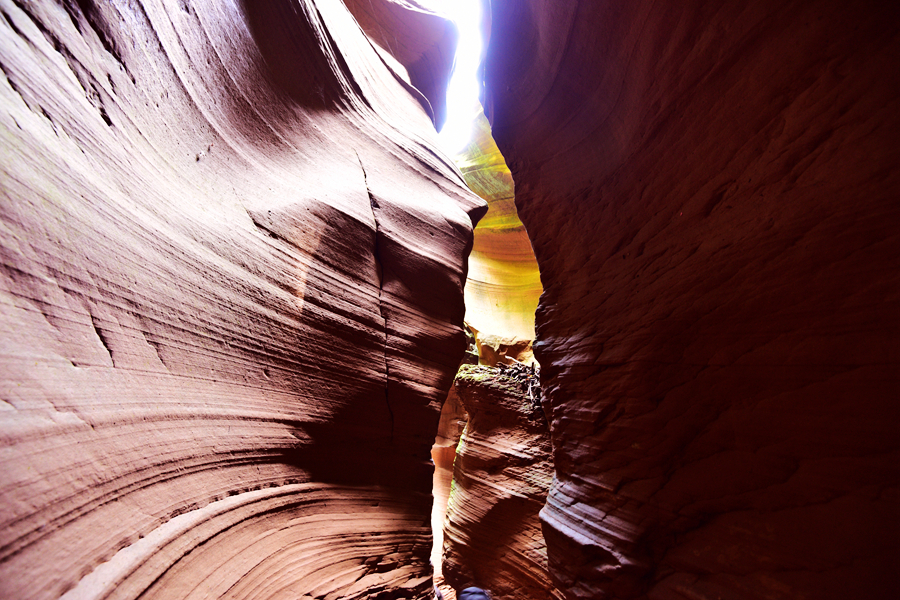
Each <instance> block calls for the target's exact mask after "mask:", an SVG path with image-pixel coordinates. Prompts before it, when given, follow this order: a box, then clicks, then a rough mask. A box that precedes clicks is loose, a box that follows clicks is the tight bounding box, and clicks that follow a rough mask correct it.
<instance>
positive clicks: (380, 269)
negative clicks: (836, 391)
mask: <svg viewBox="0 0 900 600" xmlns="http://www.w3.org/2000/svg"><path fill="white" fill-rule="evenodd" d="M356 160H357V161H358V162H359V168H360V169H361V170H362V174H363V181H364V182H365V184H366V193H368V194H369V208H371V209H372V219H373V220H374V221H375V247H374V249H373V252H372V254H373V257H374V259H375V271H376V274H377V276H378V312H379V314H380V315H381V322H382V325H383V327H384V403H385V404H386V405H387V410H388V415H389V416H390V419H391V442H392V443H393V441H394V411H393V410H392V409H391V399H390V396H389V393H388V385H389V382H390V380H391V371H390V366H389V365H388V360H387V353H388V329H387V317H385V315H384V300H383V295H384V266H383V264H382V262H381V236H382V235H383V234H382V232H381V226H380V225H379V224H378V212H377V209H378V208H379V206H378V200H377V199H376V198H375V196H374V195H372V190H371V189H369V180H368V177H367V175H366V168H365V167H364V166H363V164H362V159H360V158H359V153H357V154H356Z"/></svg>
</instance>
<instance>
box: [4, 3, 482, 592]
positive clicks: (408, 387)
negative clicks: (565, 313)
mask: <svg viewBox="0 0 900 600" xmlns="http://www.w3.org/2000/svg"><path fill="white" fill-rule="evenodd" d="M0 12H2V15H3V18H2V19H0V68H2V71H3V74H4V77H2V78H0V135H2V153H3V160H2V161H0V170H2V175H0V189H2V194H3V200H2V207H0V252H2V254H0V298H2V300H0V327H2V334H0V340H2V341H0V343H2V348H3V350H2V359H0V361H2V362H0V394H2V396H0V398H2V400H3V402H2V403H0V408H2V411H0V438H2V449H0V596H2V597H4V598H34V599H43V598H47V599H50V598H54V599H55V598H59V597H61V596H63V597H65V598H135V597H137V596H142V597H159V598H200V597H223V598H291V599H295V598H335V597H342V598H362V597H379V594H380V595H384V596H389V597H391V598H401V597H407V598H412V597H417V596H420V595H422V594H423V593H424V592H425V590H427V589H429V588H430V568H429V566H428V554H429V547H430V543H429V542H430V535H429V511H430V508H431V498H430V493H429V491H430V488H431V468H430V465H429V462H428V458H429V451H430V448H431V445H432V442H433V434H434V430H435V428H436V426H437V422H438V411H439V407H440V403H441V402H442V400H443V398H444V396H445V395H446V391H447V389H448V388H449V386H450V383H451V380H452V377H453V374H454V373H455V370H456V367H457V365H458V364H459V360H460V357H461V355H462V352H463V348H464V343H465V342H464V335H463V332H462V328H461V326H462V318H463V310H464V308H463V298H462V285H463V282H464V280H465V260H466V256H467V254H468V252H469V249H470V248H471V244H472V227H473V223H474V222H475V221H477V219H478V218H479V217H480V216H481V214H483V211H484V207H483V202H482V201H481V200H480V199H478V198H477V197H476V196H474V195H473V194H471V193H470V192H469V191H468V190H466V189H465V187H464V185H463V182H462V179H461V178H460V176H459V174H458V172H457V171H456V169H455V168H454V167H453V166H452V164H451V163H450V162H449V161H448V159H446V158H444V157H443V156H442V155H441V154H440V152H439V151H437V150H435V148H434V143H433V142H434V129H433V126H432V122H431V114H430V111H429V110H428V102H425V101H424V100H423V97H422V95H421V94H419V93H418V92H416V91H415V90H414V89H412V88H411V87H410V83H409V76H408V74H407V73H406V72H405V67H404V65H403V61H404V60H407V59H409V56H413V55H414V54H415V53H413V54H411V55H409V56H399V57H394V58H390V57H389V56H388V55H386V54H385V53H384V52H383V51H382V50H378V49H376V48H375V47H374V46H373V45H372V44H370V42H369V40H368V39H367V37H366V36H365V35H364V34H363V32H362V30H361V28H360V27H359V26H358V25H357V23H356V21H354V19H353V17H352V16H351V14H350V12H348V10H347V9H346V8H345V7H344V5H343V4H341V3H340V2H337V1H335V0H318V1H316V2H313V1H312V0H296V1H295V0H273V1H271V2H251V1H247V2H243V1H241V2H214V1H204V0H181V1H174V0H172V1H169V0H166V1H162V0H142V1H124V0H123V1H120V0H105V1H97V2H91V1H88V0H84V1H82V0H79V1H78V2H69V1H66V2H59V3H58V2H54V1H51V0H44V1H34V2H12V1H10V0H0ZM385 27H387V25H385ZM420 42H422V44H424V45H427V43H429V41H428V40H425V39H423V40H420ZM441 43H443V42H441ZM388 51H390V49H388ZM423 56H424V58H422V60H424V61H426V62H427V60H428V58H427V53H425V55H423ZM420 66H422V65H420ZM422 72H432V73H441V72H443V71H442V67H440V66H439V65H436V66H434V67H433V68H430V69H429V68H427V66H422Z"/></svg>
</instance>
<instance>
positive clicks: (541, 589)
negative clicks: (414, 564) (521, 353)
mask: <svg viewBox="0 0 900 600" xmlns="http://www.w3.org/2000/svg"><path fill="white" fill-rule="evenodd" d="M454 388H455V389H456V393H457V394H458V396H459V399H460V400H461V401H462V404H463V406H464V407H465V409H466V412H467V413H468V415H469V420H468V423H467V425H466V431H465V433H464V434H463V437H462V439H461V441H460V444H459V447H458V450H457V453H456V461H455V463H454V465H453V487H452V489H451V492H450V499H449V502H448V506H447V519H446V521H445V524H444V551H443V575H444V579H445V580H446V581H447V583H448V584H450V585H451V586H452V587H453V588H455V589H456V590H461V589H463V588H466V587H469V586H472V585H474V586H478V587H481V588H484V589H489V590H490V591H491V592H492V594H493V595H494V597H495V598H508V599H522V600H525V599H531V600H537V599H543V598H554V597H557V596H555V595H554V590H553V586H552V584H551V583H550V578H549V574H548V573H547V555H546V547H545V544H544V538H543V535H542V534H541V530H540V522H539V520H538V512H539V511H540V510H541V507H542V506H543V504H544V500H545V498H546V495H547V490H548V489H549V486H550V481H551V479H552V477H553V461H552V459H551V456H550V437H549V432H548V429H547V422H546V419H545V418H544V413H543V411H542V410H541V408H540V407H537V406H534V405H532V403H531V402H530V401H529V399H528V393H527V386H526V385H523V382H521V381H519V380H517V379H515V378H512V377H507V376H505V375H503V374H502V373H501V371H500V370H499V369H496V368H492V367H486V366H477V365H464V366H463V367H461V368H460V371H459V374H458V375H457V377H456V380H455V383H454Z"/></svg>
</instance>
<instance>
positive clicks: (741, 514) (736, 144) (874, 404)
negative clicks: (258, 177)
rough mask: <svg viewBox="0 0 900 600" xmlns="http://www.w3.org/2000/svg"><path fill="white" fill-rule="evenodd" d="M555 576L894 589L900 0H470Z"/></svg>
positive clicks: (658, 590)
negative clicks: (511, 183)
mask: <svg viewBox="0 0 900 600" xmlns="http://www.w3.org/2000/svg"><path fill="white" fill-rule="evenodd" d="M492 20H493V22H492V28H491V43H490V46H489V48H488V54H487V64H486V79H487V84H486V85H487V92H486V101H485V106H486V110H485V112H486V113H487V115H488V117H489V118H490V119H491V121H492V124H493V133H494V137H495V139H496V140H497V143H498V145H499V147H500V150H501V151H502V152H503V154H504V156H505V157H506V160H507V164H508V165H509V167H510V169H511V171H512V174H513V178H514V180H515V182H516V204H517V208H518V211H519V216H520V217H521V218H522V220H523V222H524V223H525V226H526V228H527V230H528V233H529V236H530V238H531V240H532V243H533V246H534V250H535V254H536V257H537V260H538V263H539V265H540V271H541V277H542V281H543V284H544V292H543V296H542V297H541V302H540V306H539V308H538V312H537V342H536V345H535V348H536V357H537V359H538V360H539V362H540V364H541V367H542V374H543V376H544V382H543V383H544V389H545V392H546V394H547V395H548V400H549V402H548V408H549V409H550V411H551V412H550V421H551V431H552V438H553V447H554V462H555V466H556V472H557V476H556V480H555V482H554V485H553V488H552V490H551V493H550V497H549V499H548V503H547V506H546V508H544V509H543V512H542V519H543V523H544V533H545V535H546V537H547V544H548V553H549V558H550V568H551V571H552V573H553V575H554V577H555V579H556V581H557V583H558V585H559V586H560V588H561V589H563V590H564V591H565V592H566V594H567V596H568V597H569V598H636V597H642V598H654V599H666V598H697V599H700V598H710V599H711V598H760V597H765V598H773V599H775V598H784V599H795V598H817V599H828V598H834V599H838V598H848V597H857V598H886V597H895V596H897V595H898V594H900V589H898V584H897V578H896V576H895V573H896V572H897V571H898V566H900V559H898V557H900V549H898V539H900V531H898V520H897V518H896V516H897V514H898V508H900V489H898V483H900V472H898V465H900V453H898V449H900V448H898V446H900V444H898V441H900V435H898V433H900V432H898V423H900V414H898V407H900V403H898V399H900V384H898V373H900V368H898V366H900V365H898V362H900V348H898V345H900V344H898V339H900V336H898V333H900V327H898V320H900V303H898V297H900V293H898V272H900V270H898V267H900V233H898V232H900V204H898V197H900V170H898V169H897V165H898V164H900V146H898V144H897V139H898V138H900V126H898V125H900V101H898V100H900V90H898V85H897V80H896V77H895V76H894V73H896V72H898V70H900V40H898V23H900V18H898V11H897V8H896V5H894V4H891V3H879V2H863V3H856V2H852V3H851V2H846V1H834V0H826V1H818V0H817V1H811V0H805V1H800V2H790V3H783V2H767V1H766V2H756V1H753V2H751V1H749V0H748V1H739V0H728V1H726V2H724V3H706V2H697V1H689V2H674V3H658V2H651V1H636V2H587V1H571V2H555V1H554V2H551V1H549V0H520V1H510V2H493V3H492Z"/></svg>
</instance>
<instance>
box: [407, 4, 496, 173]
mask: <svg viewBox="0 0 900 600" xmlns="http://www.w3.org/2000/svg"><path fill="white" fill-rule="evenodd" d="M422 3H423V4H425V5H427V6H429V7H430V8H432V9H434V10H437V11H439V12H441V13H442V14H445V15H447V16H449V17H450V18H451V19H452V20H453V22H454V23H456V27H457V29H458V30H459V43H458V44H457V46H456V62H455V65H454V68H453V75H452V77H451V78H450V84H449V86H448V87H447V121H446V122H445V123H444V127H443V128H442V129H441V131H440V133H439V134H438V139H439V140H440V144H441V147H442V148H443V150H444V152H446V153H447V154H449V155H451V156H453V155H455V154H459V153H460V152H461V151H462V150H464V149H465V147H466V145H467V144H468V143H469V142H470V141H471V139H472V135H473V127H474V123H475V117H476V116H477V115H478V111H479V110H480V108H481V105H480V103H479V96H480V91H481V83H480V81H479V80H478V65H479V64H480V63H481V52H482V49H483V46H484V44H483V41H482V39H481V0H444V1H441V0H428V1H427V2H425V1H423V2H422Z"/></svg>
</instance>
